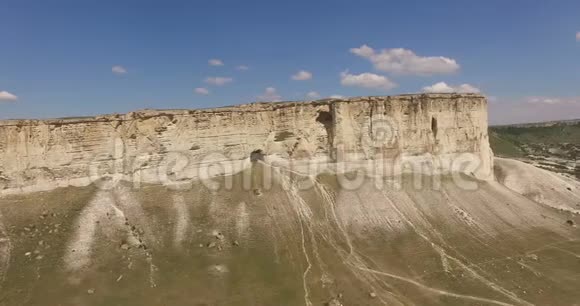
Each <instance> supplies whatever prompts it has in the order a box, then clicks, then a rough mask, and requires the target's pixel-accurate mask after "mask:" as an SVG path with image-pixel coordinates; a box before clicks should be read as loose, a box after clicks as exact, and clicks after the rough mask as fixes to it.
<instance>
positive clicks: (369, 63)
mask: <svg viewBox="0 0 580 306" xmlns="http://www.w3.org/2000/svg"><path fill="white" fill-rule="evenodd" d="M120 2H122V3H120ZM578 32H580V2H579V1H554V3H548V2H546V1H531V0H530V1H515V0H512V1H337V0H334V1H164V2H162V1H108V0H101V1H59V0H52V1H25V0H24V1H6V0H0V119H7V118H35V117H42V118H46V117H63V116H78V115H95V114H101V113H113V112H127V111H131V110H136V109H143V108H200V107H213V106H222V105H232V104H238V103H247V102H252V101H256V100H277V99H282V100H304V99H309V98H314V97H317V96H320V97H328V96H331V95H341V96H361V95H394V94H401V93H415V92H423V91H426V90H427V91H429V90H430V91H477V90H479V91H481V92H482V93H484V94H485V95H487V96H488V97H490V113H491V114H490V120H491V121H492V122H495V123H504V122H521V121H537V120H552V119H568V118H580V38H579V37H577V33H578ZM211 59H216V60H219V61H221V63H222V64H223V65H211V64H210V63H209V62H208V61H210V60H211ZM219 61H214V62H213V64H219ZM115 66H118V67H115ZM239 66H246V67H248V69H247V70H240V69H239ZM114 67H115V68H114ZM300 71H304V72H302V73H301V74H299V72H300ZM298 74H299V75H298ZM292 76H295V79H293V78H292ZM208 78H210V79H208ZM441 82H444V83H445V84H441ZM438 83H439V84H438ZM461 85H464V86H461ZM196 88H197V90H196ZM202 88H203V89H202ZM268 88H269V89H268ZM204 89H205V90H204ZM196 91H197V92H196ZM206 91H207V92H206ZM309 93H310V95H309Z"/></svg>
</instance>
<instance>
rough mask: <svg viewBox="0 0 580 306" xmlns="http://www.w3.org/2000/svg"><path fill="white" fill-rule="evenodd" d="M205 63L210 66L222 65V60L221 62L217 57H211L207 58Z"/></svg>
mask: <svg viewBox="0 0 580 306" xmlns="http://www.w3.org/2000/svg"><path fill="white" fill-rule="evenodd" d="M207 63H208V64H209V65H210V66H223V65H224V62H222V60H221V59H217V58H212V59H210V60H208V61H207Z"/></svg>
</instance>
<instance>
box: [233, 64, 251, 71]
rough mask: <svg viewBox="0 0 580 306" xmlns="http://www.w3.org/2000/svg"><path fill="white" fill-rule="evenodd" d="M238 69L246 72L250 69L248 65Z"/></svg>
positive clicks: (240, 66)
mask: <svg viewBox="0 0 580 306" xmlns="http://www.w3.org/2000/svg"><path fill="white" fill-rule="evenodd" d="M236 69H238V70H243V71H245V70H249V69H250V67H248V66H246V65H239V66H238V67H236Z"/></svg>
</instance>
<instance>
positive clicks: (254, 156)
mask: <svg viewBox="0 0 580 306" xmlns="http://www.w3.org/2000/svg"><path fill="white" fill-rule="evenodd" d="M260 160H261V161H263V160H264V151H262V150H255V151H252V153H250V161H251V162H253V163H255V162H257V161H260Z"/></svg>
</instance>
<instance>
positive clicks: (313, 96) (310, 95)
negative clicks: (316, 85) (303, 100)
mask: <svg viewBox="0 0 580 306" xmlns="http://www.w3.org/2000/svg"><path fill="white" fill-rule="evenodd" d="M306 97H307V98H308V99H318V98H320V94H319V93H317V92H316V91H311V92H309V93H307V94H306Z"/></svg>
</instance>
